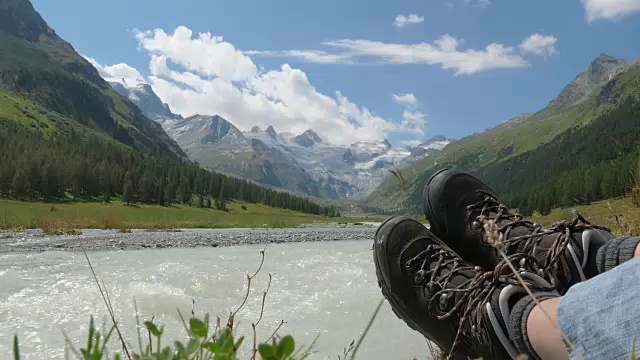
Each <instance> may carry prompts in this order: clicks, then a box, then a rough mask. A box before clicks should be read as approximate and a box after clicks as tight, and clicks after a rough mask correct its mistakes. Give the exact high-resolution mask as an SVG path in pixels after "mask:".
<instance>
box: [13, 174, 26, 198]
mask: <svg viewBox="0 0 640 360" xmlns="http://www.w3.org/2000/svg"><path fill="white" fill-rule="evenodd" d="M27 179H28V177H27V174H26V173H25V172H24V170H18V172H16V174H15V176H14V177H13V180H12V181H11V187H12V188H13V195H14V196H15V197H16V198H19V199H20V198H24V197H26V196H27V195H28V194H29V184H28V180H27Z"/></svg>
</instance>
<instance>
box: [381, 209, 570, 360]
mask: <svg viewBox="0 0 640 360" xmlns="http://www.w3.org/2000/svg"><path fill="white" fill-rule="evenodd" d="M373 256H374V262H375V267H376V274H377V277H378V284H379V285H380V288H381V290H382V293H383V295H384V296H385V298H386V299H387V301H388V302H389V303H390V304H391V308H392V309H393V311H394V312H395V314H396V315H397V316H398V317H399V318H400V319H402V320H404V321H405V322H406V323H407V324H408V325H409V327H411V328H412V329H413V330H416V331H418V332H420V333H421V334H422V335H423V336H425V337H426V338H427V339H428V340H430V341H432V342H433V343H435V344H436V345H438V346H439V347H440V348H441V349H442V350H444V351H445V352H447V353H449V356H450V358H452V359H467V358H472V359H476V358H479V357H483V358H484V359H496V360H501V359H511V358H514V357H515V356H516V355H518V354H520V353H527V350H526V348H525V350H522V347H518V344H519V343H520V342H518V341H512V340H511V338H510V335H509V334H510V332H513V330H511V329H514V328H519V327H520V324H521V322H518V323H517V324H516V325H517V326H514V320H513V315H512V310H513V309H514V308H515V307H516V305H517V304H519V303H521V302H522V300H523V299H525V300H526V298H528V295H527V294H526V293H525V290H524V288H522V287H520V286H519V285H518V282H517V279H516V277H515V275H514V274H513V273H512V272H511V270H510V268H509V267H508V266H507V265H506V263H505V262H500V263H498V264H497V267H496V268H495V269H494V270H492V271H486V270H483V269H482V268H480V267H478V266H475V265H473V264H471V263H469V262H466V261H464V260H463V259H461V258H460V257H459V256H458V255H457V254H456V253H455V252H453V251H452V250H451V249H450V248H449V247H448V246H447V245H445V244H444V243H443V242H442V241H441V240H440V239H438V238H437V237H436V236H435V235H434V234H432V233H431V232H430V231H429V230H428V229H427V228H426V227H424V226H423V225H422V224H420V223H419V222H417V221H415V220H413V219H411V218H408V217H392V218H390V219H388V220H387V221H385V222H384V223H383V224H382V225H381V226H380V228H379V229H378V231H377V232H376V235H375V240H374V255H373ZM511 261H512V262H514V263H516V264H520V265H521V266H522V268H521V269H520V274H521V276H522V278H524V281H525V282H526V283H527V285H528V286H529V288H530V289H531V290H532V291H533V292H534V294H537V295H536V297H538V298H539V299H544V298H549V297H556V296H558V295H557V293H549V291H551V292H553V291H554V289H553V286H551V285H550V284H549V283H548V282H546V281H545V280H544V279H542V278H541V277H540V276H538V275H535V272H537V270H538V269H537V267H536V261H535V260H534V259H531V258H530V257H529V256H527V255H514V256H512V257H511ZM529 264H531V265H532V266H533V268H531V269H529V268H528V266H529ZM529 270H530V271H529ZM538 295H540V296H538ZM525 320H526V319H525ZM516 321H519V320H516ZM514 338H515V339H516V340H518V337H517V336H516V337H514Z"/></svg>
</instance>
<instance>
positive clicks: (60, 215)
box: [0, 200, 380, 232]
mask: <svg viewBox="0 0 640 360" xmlns="http://www.w3.org/2000/svg"><path fill="white" fill-rule="evenodd" d="M242 204H244V203H239V202H229V203H228V204H227V208H228V211H220V210H214V209H207V208H204V209H203V208H197V207H189V206H185V205H173V206H171V207H167V206H158V205H132V206H126V205H125V204H124V203H122V202H120V201H113V202H112V203H110V204H104V205H103V204H100V203H98V202H77V203H64V204H53V205H52V204H50V203H41V202H25V201H15V200H0V229H16V228H28V229H35V228H43V229H45V230H49V231H52V232H57V230H60V231H62V232H65V231H66V230H64V229H123V231H126V229H176V228H233V227H247V228H260V227H269V228H284V227H296V226H298V225H301V224H309V223H314V222H343V221H347V219H345V218H330V217H324V216H317V215H309V214H304V213H300V212H295V211H291V210H285V209H278V208H272V207H269V206H266V205H261V204H245V205H246V206H247V210H242V209H241V206H242ZM361 220H363V219H358V218H349V219H348V221H349V222H356V221H361ZM376 220H378V221H379V220H380V219H366V221H376Z"/></svg>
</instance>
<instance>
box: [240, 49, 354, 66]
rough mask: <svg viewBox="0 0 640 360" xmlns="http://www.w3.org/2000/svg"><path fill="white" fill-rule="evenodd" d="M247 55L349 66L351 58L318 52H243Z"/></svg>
mask: <svg viewBox="0 0 640 360" xmlns="http://www.w3.org/2000/svg"><path fill="white" fill-rule="evenodd" d="M245 54H247V55H258V56H268V57H288V58H300V59H302V60H304V61H307V62H312V63H319V64H351V63H353V61H352V59H351V56H349V55H347V54H332V53H328V52H326V51H320V50H266V51H256V50H254V51H245Z"/></svg>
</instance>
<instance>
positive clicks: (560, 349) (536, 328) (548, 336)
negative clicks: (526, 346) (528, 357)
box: [527, 297, 569, 360]
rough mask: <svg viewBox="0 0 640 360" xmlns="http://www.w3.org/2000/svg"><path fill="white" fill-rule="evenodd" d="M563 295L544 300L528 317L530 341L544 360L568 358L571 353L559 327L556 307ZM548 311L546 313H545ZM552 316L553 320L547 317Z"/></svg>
mask: <svg viewBox="0 0 640 360" xmlns="http://www.w3.org/2000/svg"><path fill="white" fill-rule="evenodd" d="M561 299H562V297H557V298H554V299H548V300H544V301H542V302H541V303H540V305H539V306H535V307H534V308H533V310H531V313H530V314H529V318H528V319H527V334H528V335H529V342H530V343H531V346H532V347H533V349H534V350H535V352H536V354H538V356H539V357H540V358H541V359H543V360H555V359H568V358H569V354H567V351H566V349H565V346H564V343H563V342H562V333H561V332H560V329H559V328H558V319H557V316H556V309H557V306H558V303H559V302H560V300H561ZM545 312H546V315H545ZM547 315H549V316H550V317H551V320H552V321H553V322H551V321H549V318H548V317H547Z"/></svg>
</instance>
